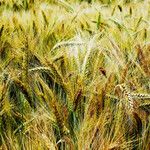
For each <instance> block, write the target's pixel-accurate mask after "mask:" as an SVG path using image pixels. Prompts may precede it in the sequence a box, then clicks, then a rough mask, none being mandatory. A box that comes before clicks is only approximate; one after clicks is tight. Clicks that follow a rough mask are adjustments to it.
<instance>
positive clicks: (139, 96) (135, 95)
mask: <svg viewBox="0 0 150 150" xmlns="http://www.w3.org/2000/svg"><path fill="white" fill-rule="evenodd" d="M131 97H132V98H133V99H142V100H144V99H146V100H150V94H142V93H131Z"/></svg>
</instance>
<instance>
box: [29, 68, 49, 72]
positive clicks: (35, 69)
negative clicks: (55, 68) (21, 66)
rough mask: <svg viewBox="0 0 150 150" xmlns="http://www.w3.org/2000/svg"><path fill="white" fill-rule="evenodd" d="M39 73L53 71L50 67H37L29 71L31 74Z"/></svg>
mask: <svg viewBox="0 0 150 150" xmlns="http://www.w3.org/2000/svg"><path fill="white" fill-rule="evenodd" d="M38 71H51V69H50V68H49V67H36V68H32V69H29V72H30V73H32V72H38Z"/></svg>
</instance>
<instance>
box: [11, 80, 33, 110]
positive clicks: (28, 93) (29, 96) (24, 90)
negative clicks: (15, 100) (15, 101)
mask: <svg viewBox="0 0 150 150" xmlns="http://www.w3.org/2000/svg"><path fill="white" fill-rule="evenodd" d="M12 81H13V82H14V83H15V85H16V86H17V87H18V88H19V89H20V90H21V92H22V93H23V95H24V96H25V98H26V99H27V101H28V102H29V104H30V106H31V107H32V108H35V103H34V102H33V97H32V93H31V91H30V90H29V87H28V86H26V84H24V83H23V82H22V81H20V80H19V79H17V78H14V79H13V80H12Z"/></svg>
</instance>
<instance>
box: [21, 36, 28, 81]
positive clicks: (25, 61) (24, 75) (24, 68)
mask: <svg viewBox="0 0 150 150" xmlns="http://www.w3.org/2000/svg"><path fill="white" fill-rule="evenodd" d="M28 48H29V46H28V39H27V37H25V48H24V55H23V63H22V81H23V82H24V83H25V84H27V83H28V68H29V66H28V64H29V60H28V57H29V50H28Z"/></svg>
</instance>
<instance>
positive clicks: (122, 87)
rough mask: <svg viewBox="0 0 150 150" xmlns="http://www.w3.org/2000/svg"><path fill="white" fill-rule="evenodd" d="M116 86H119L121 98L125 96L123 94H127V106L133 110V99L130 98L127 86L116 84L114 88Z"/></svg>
mask: <svg viewBox="0 0 150 150" xmlns="http://www.w3.org/2000/svg"><path fill="white" fill-rule="evenodd" d="M117 87H119V88H120V90H121V95H122V96H123V98H125V96H127V98H128V107H129V109H130V110H131V111H133V99H132V96H131V93H130V92H129V90H128V89H127V87H126V86H125V85H124V84H120V85H117V86H116V88H117Z"/></svg>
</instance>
